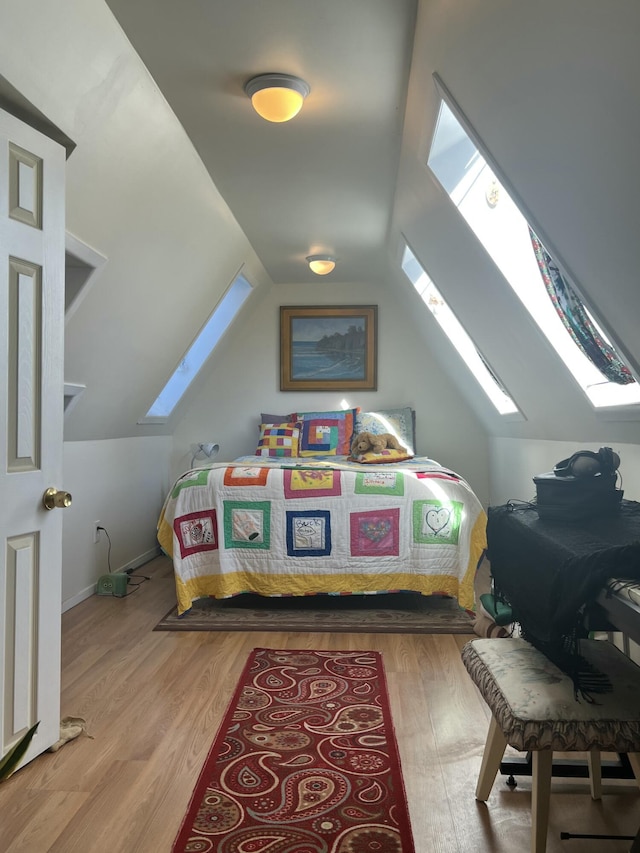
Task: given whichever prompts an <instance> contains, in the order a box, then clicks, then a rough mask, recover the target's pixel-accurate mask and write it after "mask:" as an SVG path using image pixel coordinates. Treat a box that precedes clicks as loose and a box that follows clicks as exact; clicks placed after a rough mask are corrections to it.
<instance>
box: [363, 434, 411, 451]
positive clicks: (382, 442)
mask: <svg viewBox="0 0 640 853" xmlns="http://www.w3.org/2000/svg"><path fill="white" fill-rule="evenodd" d="M385 448H390V449H392V450H405V448H404V447H403V446H402V445H401V444H400V442H399V441H398V439H397V438H396V437H395V435H392V434H391V433H390V432H383V433H380V435H374V433H372V432H359V433H358V434H357V435H356V436H355V437H354V439H353V441H352V443H351V453H352V454H353V455H354V456H360V455H362V454H363V453H369V452H373V453H381V452H382V451H383V450H385Z"/></svg>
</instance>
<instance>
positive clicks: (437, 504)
mask: <svg viewBox="0 0 640 853" xmlns="http://www.w3.org/2000/svg"><path fill="white" fill-rule="evenodd" d="M463 506H464V504H462V503H461V502H460V501H438V500H425V501H414V502H413V541H414V542H417V543H419V544H421V545H433V544H434V543H437V544H443V543H444V544H449V545H457V544H458V536H459V534H460V520H461V518H462V509H463Z"/></svg>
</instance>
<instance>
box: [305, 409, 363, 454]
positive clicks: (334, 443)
mask: <svg viewBox="0 0 640 853" xmlns="http://www.w3.org/2000/svg"><path fill="white" fill-rule="evenodd" d="M359 411H360V409H358V408H356V409H340V410H337V411H329V412H296V414H295V415H292V418H295V419H296V420H297V421H302V436H301V439H300V449H299V455H300V456H348V455H349V453H350V451H351V439H352V438H353V429H354V425H355V419H356V415H357V414H358V412H359Z"/></svg>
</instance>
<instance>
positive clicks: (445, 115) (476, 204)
mask: <svg viewBox="0 0 640 853" xmlns="http://www.w3.org/2000/svg"><path fill="white" fill-rule="evenodd" d="M428 166H429V168H430V169H431V170H432V172H433V173H434V175H435V176H436V178H437V179H438V181H439V182H440V183H441V184H442V186H443V187H444V189H445V190H446V191H447V193H448V194H449V196H450V198H451V200H452V201H453V202H454V204H455V205H456V207H457V208H458V210H459V211H460V213H461V214H462V216H463V217H464V218H465V219H466V221H467V223H468V224H469V226H470V227H471V228H472V230H473V231H474V232H475V234H476V236H477V237H478V239H479V240H480V242H481V243H482V245H483V246H484V248H485V249H486V251H487V252H488V253H489V254H490V256H491V257H492V259H493V261H494V262H495V264H496V265H497V266H498V268H499V269H500V271H501V272H502V274H503V275H504V277H505V278H506V280H507V281H508V282H509V284H510V285H511V287H512V288H513V290H514V291H515V292H516V294H517V295H518V297H519V298H520V299H521V301H522V302H523V304H524V305H525V307H526V308H527V310H528V311H529V313H530V314H531V316H532V317H533V319H534V320H535V321H536V323H537V324H538V326H539V327H540V329H541V330H542V332H543V333H544V334H545V335H546V337H547V338H548V340H549V342H550V343H551V345H552V346H553V347H554V349H555V350H556V352H557V353H558V355H559V356H560V358H561V359H562V360H563V362H564V363H565V365H566V366H567V367H568V369H569V370H570V371H571V373H572V375H573V377H574V379H575V380H576V382H578V384H579V385H580V387H581V388H582V390H583V391H584V392H585V394H586V395H587V397H588V398H589V400H590V401H591V403H592V404H593V405H594V406H596V407H604V406H621V405H630V404H633V403H638V402H640V386H639V385H638V383H637V382H635V381H632V382H630V383H629V384H627V385H619V384H617V383H615V382H612V381H609V380H608V379H607V378H606V377H605V376H604V375H603V374H602V373H601V372H600V370H599V369H598V368H597V367H596V366H595V365H594V364H593V363H592V362H591V361H590V360H589V358H587V356H586V355H585V354H584V353H583V352H582V350H581V349H580V348H579V347H578V345H577V344H576V343H575V342H574V340H573V338H572V337H571V336H570V335H569V333H568V332H567V330H566V329H565V327H564V325H563V323H562V320H561V319H560V317H559V316H558V313H557V311H556V309H555V307H554V305H553V303H552V301H551V299H550V297H549V295H548V293H547V291H546V289H545V286H544V282H543V280H542V276H541V274H540V270H539V268H538V264H537V261H536V257H535V255H534V252H533V249H532V244H531V236H530V234H529V225H528V223H527V221H526V219H525V218H524V216H523V215H522V213H521V212H520V210H519V209H518V207H517V206H516V204H515V203H514V201H513V199H512V198H511V196H510V195H509V193H508V192H507V191H506V189H505V188H504V186H503V185H502V184H501V183H500V181H499V180H498V178H497V177H496V175H495V174H494V172H493V171H492V170H491V168H490V167H489V165H488V164H487V162H486V160H485V159H484V157H483V156H482V154H481V153H480V151H479V150H478V148H477V146H476V144H475V143H474V141H473V140H472V139H471V138H470V137H469V135H468V133H467V132H466V130H465V129H464V127H463V126H462V124H461V123H460V121H458V119H457V117H456V116H455V115H454V113H453V111H452V110H451V109H450V107H449V106H448V104H447V103H446V102H445V101H442V103H441V106H440V114H439V116H438V123H437V127H436V132H435V136H434V139H433V144H432V146H431V151H430V154H429V159H428ZM585 309H586V306H585ZM602 337H603V338H604V339H605V341H606V342H607V343H608V344H609V345H610V346H611V344H610V342H609V341H608V340H606V336H604V335H602ZM612 349H613V347H612Z"/></svg>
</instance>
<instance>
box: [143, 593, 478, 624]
mask: <svg viewBox="0 0 640 853" xmlns="http://www.w3.org/2000/svg"><path fill="white" fill-rule="evenodd" d="M474 618H475V617H473V616H470V615H469V614H468V613H467V612H466V611H465V610H461V609H460V607H459V606H458V603H457V602H456V601H455V600H453V599H451V598H445V597H442V596H435V595H432V596H422V595H418V594H416V593H389V594H387V595H347V596H309V597H303V598H298V597H292V598H262V597H260V596H258V595H253V594H249V593H248V594H245V595H240V596H236V597H235V598H227V599H223V600H217V599H213V598H203V599H200V600H199V601H197V602H195V603H194V605H193V607H192V608H191V610H189V611H187V612H186V613H184V614H183V615H182V616H178V614H177V610H176V608H175V607H174V608H172V609H171V610H170V611H169V613H167V615H166V616H165V617H164V618H163V619H161V620H160V622H159V623H158V624H157V625H156V627H155V628H154V630H155V631H311V632H314V631H319V632H326V631H331V632H337V631H342V632H347V633H365V634H380V633H384V634H472V633H473V622H474Z"/></svg>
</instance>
